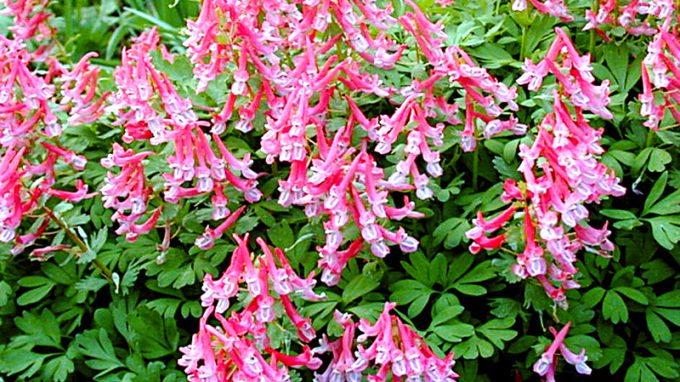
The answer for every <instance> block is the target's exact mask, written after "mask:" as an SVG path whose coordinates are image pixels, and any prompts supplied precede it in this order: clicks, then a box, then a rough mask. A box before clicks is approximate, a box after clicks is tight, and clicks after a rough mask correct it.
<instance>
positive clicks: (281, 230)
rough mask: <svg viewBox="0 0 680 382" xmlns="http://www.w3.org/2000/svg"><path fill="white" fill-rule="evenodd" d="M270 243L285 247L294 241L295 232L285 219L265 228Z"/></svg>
mask: <svg viewBox="0 0 680 382" xmlns="http://www.w3.org/2000/svg"><path fill="white" fill-rule="evenodd" d="M267 236H269V239H270V240H271V243H272V244H273V245H274V246H275V247H278V248H281V249H287V248H289V247H291V246H292V245H293V243H295V234H294V233H293V230H292V229H291V228H290V225H289V224H288V222H286V221H285V220H284V221H282V222H280V223H279V224H276V225H275V226H273V227H271V228H269V229H268V230H267Z"/></svg>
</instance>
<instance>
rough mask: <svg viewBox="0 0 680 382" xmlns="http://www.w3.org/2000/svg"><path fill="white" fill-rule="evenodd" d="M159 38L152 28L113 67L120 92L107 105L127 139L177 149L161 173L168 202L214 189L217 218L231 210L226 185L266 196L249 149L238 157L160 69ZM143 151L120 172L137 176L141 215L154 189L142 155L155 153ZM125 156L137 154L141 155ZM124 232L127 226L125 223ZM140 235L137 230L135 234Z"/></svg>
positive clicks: (206, 239) (206, 238)
mask: <svg viewBox="0 0 680 382" xmlns="http://www.w3.org/2000/svg"><path fill="white" fill-rule="evenodd" d="M159 39H160V37H159V35H158V33H157V31H156V30H155V29H151V30H148V31H146V32H144V33H142V34H141V35H140V36H139V37H138V38H136V39H135V40H134V41H135V43H134V44H133V45H132V46H131V47H130V48H128V49H126V50H125V51H124V52H123V57H122V60H121V61H122V63H121V65H120V66H118V67H117V68H116V70H115V72H114V78H115V80H116V85H117V86H118V91H116V92H114V93H112V94H111V95H110V96H109V102H110V106H108V107H107V110H108V112H110V113H113V114H114V115H115V117H116V121H115V122H114V124H115V125H122V126H123V127H124V129H125V134H124V135H123V137H122V139H123V141H124V142H125V143H132V142H133V141H135V140H148V141H149V142H150V143H151V144H152V145H161V144H167V145H171V147H172V149H173V151H174V154H173V155H170V156H168V157H167V158H166V160H167V162H168V164H169V167H170V169H171V172H167V173H163V174H162V176H163V179H164V180H165V191H164V194H163V196H164V199H165V201H166V202H168V203H178V202H179V201H180V200H181V199H183V198H188V197H192V196H197V195H202V194H209V193H214V195H213V197H212V198H211V202H212V206H213V208H214V213H213V219H214V220H222V219H224V218H226V217H227V216H228V215H229V210H228V209H227V207H226V206H227V204H228V200H227V198H226V196H225V192H224V189H225V187H226V186H228V185H232V186H234V187H235V188H236V189H238V190H239V191H242V192H243V193H244V197H245V199H246V200H247V201H249V202H256V201H258V200H259V199H260V198H261V195H262V194H261V193H260V191H259V190H258V189H257V184H258V183H257V180H256V179H257V177H258V176H259V174H257V173H255V172H253V171H252V170H251V168H250V166H251V165H252V163H253V161H252V160H251V159H250V154H246V155H245V156H244V157H243V158H242V159H238V158H237V157H236V156H235V155H233V153H232V152H231V151H230V150H229V149H228V148H227V147H226V146H225V144H224V143H223V142H222V139H221V138H220V137H219V135H216V134H213V135H208V134H206V133H205V132H204V131H203V129H202V127H203V126H206V125H207V124H209V123H208V122H207V121H201V120H200V119H199V118H198V116H197V114H196V112H195V111H194V105H193V103H192V102H191V100H189V99H186V98H182V97H180V96H179V94H178V93H177V90H176V88H175V86H174V84H173V83H172V82H171V81H170V80H169V78H168V77H167V76H166V75H165V74H164V73H162V72H160V71H158V70H157V69H156V67H155V65H154V62H153V60H152V56H151V52H152V51H158V50H160V51H161V53H163V52H166V54H165V56H166V57H167V50H166V49H165V47H164V46H163V45H161V44H159ZM167 58H168V59H171V57H167ZM116 150H118V151H120V150H122V147H120V146H118V147H115V145H114V152H115V151H116ZM128 151H129V150H128ZM126 152H127V151H126ZM140 154H141V155H140V156H139V157H136V158H137V160H134V164H132V163H129V165H130V166H134V168H135V170H131V171H130V172H125V171H123V172H122V173H121V174H125V175H124V176H123V175H121V176H123V177H124V178H129V177H131V176H134V177H135V179H134V180H132V182H133V183H134V185H136V187H137V188H138V189H137V190H136V191H135V197H136V198H137V199H138V200H143V201H144V203H143V205H144V208H142V207H143V206H142V204H141V203H140V204H139V205H138V206H137V210H136V211H137V212H135V213H134V214H135V215H136V218H138V217H139V213H144V212H145V208H146V207H145V206H146V202H147V201H148V199H149V197H150V196H151V194H152V190H151V188H148V187H147V188H145V187H144V186H143V184H144V181H143V179H144V178H145V175H144V166H143V165H142V162H141V160H142V159H143V158H144V157H146V156H148V155H151V154H153V153H152V152H145V153H140ZM125 155H127V156H131V157H135V155H136V154H134V153H132V152H129V153H128V154H125ZM110 179H112V178H110ZM121 181H123V180H121ZM115 189H116V190H124V189H122V188H115ZM117 192H118V191H117ZM142 195H144V196H142ZM108 200H111V199H110V198H109V199H108ZM111 203H112V202H110V203H109V206H111V205H112V204H111ZM143 209H144V211H142V210H143ZM232 216H236V215H232ZM136 218H134V219H132V220H136ZM232 223H233V222H232ZM129 224H131V222H128V223H127V225H129ZM223 228H224V227H223ZM225 229H226V228H225ZM220 230H222V231H223V229H222V228H218V229H217V230H206V232H205V234H204V235H203V236H202V237H201V238H202V239H201V240H198V241H197V244H200V245H202V246H203V247H204V248H207V247H208V246H210V245H211V244H209V243H211V242H212V241H213V240H215V239H216V238H217V237H219V236H220V235H221V234H218V233H219V231H220ZM120 232H121V233H122V232H128V231H127V230H126V229H125V228H123V229H122V230H121V231H120ZM137 236H138V235H136V234H133V235H132V239H134V238H136V237H137Z"/></svg>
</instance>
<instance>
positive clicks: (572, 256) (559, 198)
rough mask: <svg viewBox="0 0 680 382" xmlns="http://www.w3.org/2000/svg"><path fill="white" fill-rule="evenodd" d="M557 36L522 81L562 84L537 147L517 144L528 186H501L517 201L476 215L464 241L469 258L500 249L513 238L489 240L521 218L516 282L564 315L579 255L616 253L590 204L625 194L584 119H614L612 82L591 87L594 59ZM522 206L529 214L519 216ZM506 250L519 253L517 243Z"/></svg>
mask: <svg viewBox="0 0 680 382" xmlns="http://www.w3.org/2000/svg"><path fill="white" fill-rule="evenodd" d="M556 31H557V35H558V36H557V38H556V40H555V42H553V44H552V46H551V48H550V50H549V52H548V55H547V56H546V57H545V58H544V59H543V60H542V61H541V62H540V63H539V64H537V65H533V64H532V63H530V62H527V64H526V65H525V75H524V76H522V77H520V78H519V79H518V80H517V81H518V83H521V84H529V86H530V88H531V90H538V87H540V84H541V81H542V79H543V76H545V75H547V73H548V72H551V73H553V74H554V75H555V76H556V77H557V80H558V84H559V86H558V90H554V91H553V100H554V102H553V112H552V113H549V114H548V115H546V116H545V117H544V118H543V121H542V122H541V124H540V125H539V126H538V133H537V134H536V137H535V139H534V142H533V143H532V144H531V145H530V146H529V145H526V144H520V147H519V150H520V154H519V155H520V157H521V159H522V162H521V164H520V166H519V168H518V171H519V172H520V173H521V174H522V177H523V181H522V182H520V183H517V182H515V181H514V180H507V181H506V182H505V184H504V192H503V195H502V196H501V200H502V201H503V202H505V203H513V202H514V203H513V204H512V205H511V206H509V207H508V208H507V209H506V210H505V211H504V212H502V213H501V214H499V215H498V216H497V217H496V218H494V219H491V220H488V221H487V220H485V219H484V217H483V215H482V214H481V213H479V214H478V218H477V219H475V220H474V221H473V225H474V227H473V228H472V229H470V230H468V231H467V233H466V236H467V237H468V238H469V239H471V240H472V244H471V245H470V251H471V252H472V253H477V252H479V251H480V250H481V249H487V250H489V249H496V248H499V247H501V246H502V245H503V244H504V243H505V241H506V238H507V237H508V235H506V233H501V234H499V235H496V236H495V237H488V236H486V234H490V233H494V232H495V231H497V230H498V229H499V228H501V227H503V226H504V225H505V226H508V228H507V230H508V231H512V230H513V229H514V228H513V227H512V226H513V223H511V220H512V218H513V217H514V216H515V215H518V217H521V218H522V223H521V226H522V227H523V237H524V240H523V243H524V245H523V247H524V249H523V251H521V252H520V253H516V261H517V262H516V264H515V265H513V267H512V271H513V272H514V274H515V275H516V276H518V277H519V278H522V279H524V278H527V277H532V278H535V279H536V280H538V282H539V283H540V284H541V285H542V286H543V288H544V289H545V292H546V294H547V295H548V296H550V297H551V298H552V299H553V300H554V301H555V303H556V304H558V305H559V306H561V307H563V308H565V309H566V307H567V302H566V297H565V295H564V293H565V290H566V289H574V288H578V287H579V284H578V282H576V280H575V275H576V273H578V269H577V268H576V267H575V266H574V263H575V262H576V260H577V258H576V253H577V252H578V250H580V249H586V250H587V251H590V252H595V253H598V254H601V255H604V256H607V253H608V252H609V251H612V250H613V249H614V246H613V244H612V243H611V242H610V241H609V240H608V239H607V236H608V235H609V231H608V230H607V225H606V224H605V226H604V227H603V228H602V229H600V230H598V229H595V228H593V227H590V226H588V224H587V223H586V220H587V218H588V209H587V208H586V207H585V204H586V203H593V202H594V203H599V201H600V199H601V198H603V197H606V196H609V195H611V196H621V195H623V194H624V193H625V189H624V188H623V187H622V186H621V185H620V184H619V179H618V178H616V176H615V174H614V172H613V170H611V169H609V168H607V166H605V165H604V164H602V163H601V162H599V161H598V160H597V156H598V155H602V154H603V153H604V149H603V148H602V146H601V145H600V136H601V135H602V129H594V128H592V127H591V126H590V125H589V124H588V122H587V120H586V118H585V116H584V115H583V109H587V110H590V111H592V112H594V113H596V114H598V115H599V116H601V117H605V118H607V117H610V116H611V114H610V113H609V111H608V110H607V104H608V103H609V97H608V95H607V94H608V92H607V91H606V90H602V89H606V85H607V84H606V83H603V84H602V85H600V86H597V85H594V84H593V80H594V79H593V78H592V75H591V74H590V71H591V69H592V67H591V66H590V60H589V57H588V56H587V55H586V56H580V55H579V54H578V53H577V52H576V50H575V49H574V47H573V45H572V44H571V41H570V40H569V39H568V37H567V36H566V34H565V33H564V32H563V31H561V30H560V29H557V30H556ZM565 73H568V74H565ZM605 82H606V81H605ZM564 99H567V100H569V101H571V103H572V104H573V108H569V107H567V105H566V103H565V101H564ZM572 109H573V112H571V113H570V110H572ZM518 206H524V208H522V210H519V208H518ZM570 230H573V232H574V233H575V234H574V233H570V232H569V231H570ZM509 244H510V245H511V246H512V247H513V249H515V248H516V247H517V245H516V243H509ZM510 252H513V251H510Z"/></svg>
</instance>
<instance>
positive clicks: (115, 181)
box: [101, 143, 161, 241]
mask: <svg viewBox="0 0 680 382" xmlns="http://www.w3.org/2000/svg"><path fill="white" fill-rule="evenodd" d="M153 154H154V152H152V151H143V152H140V153H135V152H134V151H133V150H131V149H129V150H125V149H124V148H123V147H122V146H121V145H119V144H117V143H114V145H113V153H111V154H109V155H108V156H107V157H105V158H102V160H101V165H102V167H105V168H112V167H114V166H115V167H120V172H119V173H118V174H114V173H113V172H111V171H109V172H108V173H107V179H106V181H105V183H104V185H103V186H102V187H101V193H102V201H103V202H104V207H105V208H113V209H115V210H116V212H115V213H114V214H113V215H112V216H111V220H113V221H115V222H118V223H119V224H120V227H119V228H118V229H117V230H116V233H117V234H118V235H122V234H125V239H126V240H128V241H134V240H136V239H137V238H138V237H139V235H143V234H146V233H148V232H149V231H150V230H151V229H152V228H154V226H155V224H156V221H157V220H158V218H159V217H160V213H161V209H160V208H157V209H156V210H155V211H154V212H153V214H152V215H151V217H150V218H149V219H147V221H146V222H145V223H137V222H138V221H139V219H140V218H141V217H142V216H143V215H144V214H146V211H147V206H148V205H149V197H150V195H151V193H152V192H153V190H152V188H151V187H149V186H148V185H147V179H146V176H145V175H144V166H143V165H142V161H143V160H144V158H146V157H148V156H149V155H153Z"/></svg>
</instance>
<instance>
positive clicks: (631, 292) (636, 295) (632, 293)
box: [614, 286, 649, 305]
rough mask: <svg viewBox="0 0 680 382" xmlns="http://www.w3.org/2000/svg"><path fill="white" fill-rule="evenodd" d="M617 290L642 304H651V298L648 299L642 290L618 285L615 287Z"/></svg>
mask: <svg viewBox="0 0 680 382" xmlns="http://www.w3.org/2000/svg"><path fill="white" fill-rule="evenodd" d="M614 290H615V291H617V292H619V293H621V294H622V295H624V296H626V297H628V298H629V299H631V300H633V301H635V302H637V303H639V304H642V305H647V304H649V300H647V297H645V295H644V294H642V292H640V291H639V290H637V289H633V288H631V287H623V286H622V287H616V288H614Z"/></svg>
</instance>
